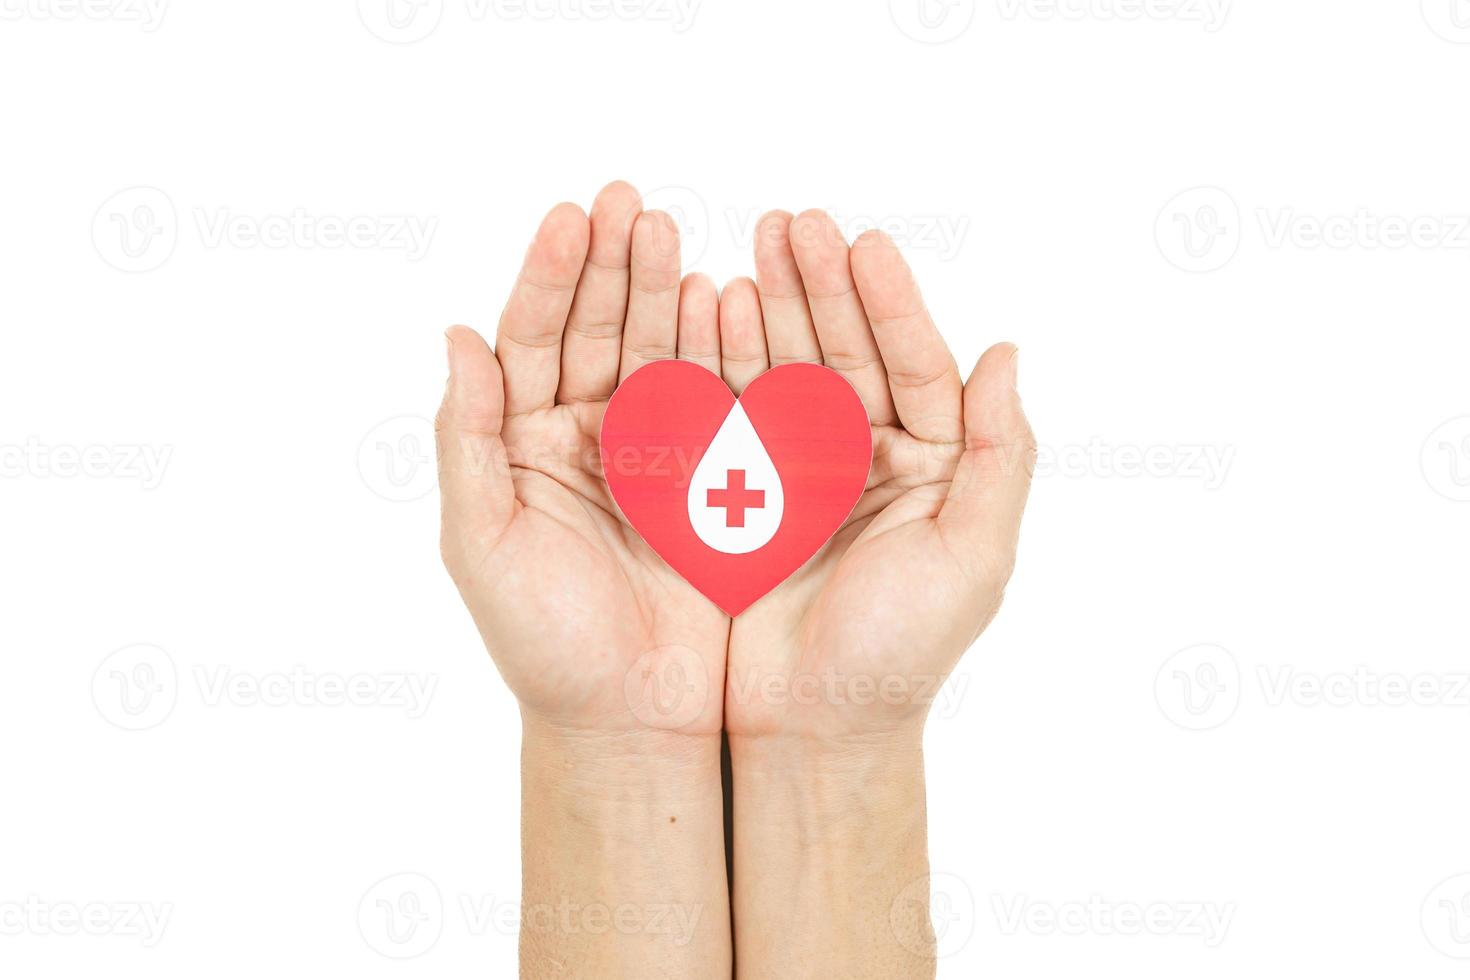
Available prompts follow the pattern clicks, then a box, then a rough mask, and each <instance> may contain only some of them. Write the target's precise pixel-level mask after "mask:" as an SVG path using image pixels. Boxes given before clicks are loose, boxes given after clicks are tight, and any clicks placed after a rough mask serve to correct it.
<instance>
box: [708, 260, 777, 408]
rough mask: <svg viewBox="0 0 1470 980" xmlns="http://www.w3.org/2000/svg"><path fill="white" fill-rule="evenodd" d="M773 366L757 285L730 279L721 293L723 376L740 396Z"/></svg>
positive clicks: (726, 382) (747, 280)
mask: <svg viewBox="0 0 1470 980" xmlns="http://www.w3.org/2000/svg"><path fill="white" fill-rule="evenodd" d="M770 366H771V364H770V361H769V360H768V359H767V356H766V335H765V327H764V325H763V324H762V323H761V299H760V294H759V293H758V292H757V290H756V285H755V283H754V282H752V281H750V280H749V279H734V280H731V282H730V284H729V285H727V286H726V287H725V291H724V292H723V293H721V294H720V376H721V377H723V378H724V379H725V384H727V385H729V386H730V390H731V391H733V392H735V394H737V395H738V394H740V393H741V392H742V391H744V390H745V386H746V385H748V384H750V383H751V382H752V381H754V380H755V379H756V378H758V377H760V375H761V374H763V373H764V372H765V371H766V369H767V368H769V367H770Z"/></svg>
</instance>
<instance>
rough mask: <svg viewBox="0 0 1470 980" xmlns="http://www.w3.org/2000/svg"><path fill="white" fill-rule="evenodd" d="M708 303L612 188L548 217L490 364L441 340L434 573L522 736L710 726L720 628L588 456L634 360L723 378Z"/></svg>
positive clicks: (465, 347) (462, 341) (724, 630)
mask: <svg viewBox="0 0 1470 980" xmlns="http://www.w3.org/2000/svg"><path fill="white" fill-rule="evenodd" d="M716 304H717V300H716V297H715V287H714V284H713V283H712V282H710V281H709V280H708V279H707V278H705V277H702V276H691V277H689V279H688V280H687V281H686V282H685V284H684V287H683V289H682V290H681V289H680V278H679V233H678V230H677V229H676V228H675V226H674V223H673V222H672V221H671V220H670V219H669V217H668V216H667V215H665V214H663V213H661V212H652V211H651V212H643V211H642V204H641V201H640V199H639V196H638V193H637V192H636V191H635V190H634V189H633V188H632V187H630V186H628V185H627V184H624V183H621V182H619V183H614V184H610V185H608V186H607V187H606V188H604V189H603V191H602V192H601V193H600V194H599V195H598V197H597V200H596V202H595V203H594V204H593V206H592V211H591V218H590V220H589V218H588V217H587V216H586V215H584V214H583V212H582V211H581V209H580V208H578V207H576V206H575V205H572V204H561V205H558V206H557V207H556V208H554V209H552V211H551V212H550V213H549V214H548V215H547V216H546V218H545V220H544V221H543V222H542V224H541V228H540V230H539V231H538V232H537V233H536V237H535V240H534V241H533V242H532V243H531V247H530V249H529V251H528V252H527V254H526V259H525V265H524V267H523V268H522V270H521V274H520V277H519V278H518V280H517V281H516V285H515V288H514V290H513V292H512V294H511V297H510V300H509V302H508V303H507V304H506V307H505V312H504V313H503V314H502V316H501V319H500V325H499V329H498V331H497V336H496V345H495V352H494V353H492V352H491V350H490V348H489V347H488V346H487V345H486V343H485V341H484V340H482V339H481V338H480V336H479V335H478V334H476V333H475V332H474V331H473V330H470V329H469V328H468V327H453V328H451V329H450V331H449V334H448V338H449V363H450V380H449V384H448V389H447V391H446V394H445V398H444V403H443V407H442V408H441V410H440V412H439V417H438V422H437V426H436V428H437V431H438V442H439V465H440V488H441V492H442V497H443V533H442V537H441V546H442V551H443V555H444V563H445V565H446V567H447V568H448V569H449V572H450V574H451V576H452V577H453V578H454V581H455V584H456V585H458V587H459V590H460V594H461V595H462V596H463V597H464V601H465V604H466V605H467V606H468V607H469V609H470V612H471V613H472V614H473V616H474V619H475V623H476V624H477V625H478V627H479V629H480V633H481V635H482V636H483V637H484V640H485V645H486V646H487V647H488V648H489V650H490V653H491V655H492V656H493V657H494V659H495V663H496V665H497V666H498V667H499V669H500V672H501V674H502V675H503V676H504V677H505V679H506V682H507V683H508V684H509V685H510V688H511V690H512V691H513V692H515V695H516V697H517V698H518V699H519V701H520V703H521V707H522V713H523V715H525V716H526V718H527V723H528V725H529V724H538V725H545V726H547V727H549V728H551V729H554V730H560V731H571V732H597V733H606V734H625V733H629V732H645V731H648V730H649V729H653V730H665V731H673V732H677V733H679V734H693V735H708V736H714V735H718V733H719V731H720V724H721V697H720V690H721V689H720V681H721V679H722V678H723V677H724V672H725V648H726V643H727V640H728V634H729V619H728V618H727V617H726V616H725V615H724V614H723V613H722V612H721V611H720V610H719V609H718V608H717V607H716V606H715V605H714V604H713V603H711V602H710V601H709V600H707V599H705V598H704V597H703V596H702V595H700V594H699V593H698V592H696V591H695V590H694V589H693V587H691V586H690V585H689V584H688V583H686V582H685V581H684V580H683V579H682V578H680V577H679V576H678V574H676V573H675V572H674V571H673V570H671V569H670V568H669V567H668V566H667V565H665V564H664V562H663V560H662V559H660V558H659V557H658V555H657V554H655V553H654V552H653V550H652V549H650V548H649V547H648V546H647V545H646V544H644V542H643V540H642V539H641V538H640V537H639V536H638V534H637V533H636V532H634V531H633V530H632V529H631V528H630V527H629V526H628V525H627V524H626V523H625V522H624V521H623V520H622V519H621V517H620V515H619V513H618V510H617V508H616V506H615V505H614V504H613V502H612V498H611V496H610V495H609V493H608V488H607V484H606V482H605V481H604V480H603V478H602V473H601V466H600V463H599V461H598V445H597V440H598V432H599V429H600V428H601V424H602V416H603V413H604V411H605V409H606V407H607V400H608V398H609V396H611V395H612V392H613V389H614V388H615V387H616V386H617V384H618V382H619V381H620V380H621V379H623V378H625V377H627V376H628V375H629V374H630V373H632V372H633V371H634V370H635V369H637V368H638V367H641V366H642V365H643V364H646V363H648V362H650V361H654V360H659V359H662V358H669V357H674V356H676V355H679V356H684V357H688V358H689V359H692V360H696V361H700V362H702V363H705V364H706V366H708V367H711V368H715V369H717V367H718V360H717V355H716V354H715V353H714V352H715V351H717V350H718V336H717V331H716V327H715V326H714V322H713V318H712V317H709V316H707V315H705V311H707V310H713V309H715V308H716ZM681 306H682V307H683V308H684V317H683V320H684V323H685V326H684V327H683V328H680V326H679V324H680V315H679V314H680V307H681ZM670 684H673V685H675V689H673V690H670V689H668V685H670ZM666 702H667V703H666Z"/></svg>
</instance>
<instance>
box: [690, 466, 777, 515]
mask: <svg viewBox="0 0 1470 980" xmlns="http://www.w3.org/2000/svg"><path fill="white" fill-rule="evenodd" d="M765 505H766V492H765V491H764V490H747V489H745V471H744V470H726V471H725V489H723V490H710V491H708V496H707V498H706V500H705V506H706V507H723V508H724V509H725V526H726V527H744V526H745V511H746V509H747V508H749V509H751V510H760V509H761V508H762V507H764V506H765Z"/></svg>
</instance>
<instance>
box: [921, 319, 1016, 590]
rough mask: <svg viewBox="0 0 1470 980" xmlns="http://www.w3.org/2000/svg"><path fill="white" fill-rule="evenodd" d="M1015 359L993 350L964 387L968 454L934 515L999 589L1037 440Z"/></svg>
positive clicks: (1007, 350) (1000, 347)
mask: <svg viewBox="0 0 1470 980" xmlns="http://www.w3.org/2000/svg"><path fill="white" fill-rule="evenodd" d="M1018 353H1019V352H1018V351H1017V350H1016V348H1015V346H1014V345H1012V344H996V345H995V346H994V347H992V348H990V349H989V350H988V351H986V352H985V354H984V356H982V357H981V358H980V363H978V364H976V365H975V370H974V372H973V373H972V374H971V375H970V380H969V381H968V382H966V383H965V394H964V415H965V453H964V455H963V456H961V457H960V462H959V466H958V468H957V469H956V470H955V476H954V482H953V483H952V484H951V485H950V489H949V497H948V498H947V499H946V500H945V503H944V507H943V508H942V509H941V510H940V512H939V524H940V530H941V531H942V532H943V533H944V534H945V535H946V537H949V538H950V539H951V540H953V541H955V542H956V543H957V544H958V545H959V546H960V547H961V548H963V549H964V553H965V554H967V555H969V556H971V557H972V558H973V560H974V563H975V565H976V567H977V568H979V569H980V570H983V571H984V572H986V573H988V574H990V575H993V576H997V577H998V578H999V581H1000V582H1001V583H1002V584H1004V583H1005V581H1006V580H1007V579H1009V578H1010V574H1011V568H1012V566H1013V565H1014V564H1015V560H1016V542H1017V539H1018V538H1019V536H1020V533H1021V513H1022V511H1024V510H1025V509H1026V497H1027V495H1028V494H1029V493H1030V490H1031V472H1032V470H1033V469H1034V468H1035V465H1036V437H1035V436H1034V435H1032V434H1031V426H1030V424H1029V423H1027V421H1026V415H1025V413H1024V412H1023V411H1022V410H1021V396H1020V394H1019V392H1018V391H1017V390H1016V358H1017V355H1018Z"/></svg>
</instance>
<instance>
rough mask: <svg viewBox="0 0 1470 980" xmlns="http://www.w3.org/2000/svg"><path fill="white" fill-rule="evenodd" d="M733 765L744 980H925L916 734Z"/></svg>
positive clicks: (794, 746) (751, 756)
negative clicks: (837, 979) (809, 979)
mask: <svg viewBox="0 0 1470 980" xmlns="http://www.w3.org/2000/svg"><path fill="white" fill-rule="evenodd" d="M730 753H731V761H732V766H733V770H734V786H735V826H734V843H735V892H734V921H735V947H736V962H737V964H738V968H739V975H740V977H741V978H743V980H801V978H805V977H812V978H818V977H820V978H826V977H843V978H845V980H863V978H875V980H877V978H881V980H904V978H920V977H932V976H933V975H934V957H933V953H932V946H931V943H932V938H931V935H930V930H929V926H928V916H929V905H928V888H927V885H926V884H925V883H924V879H925V876H926V875H927V874H928V870H929V859H928V853H927V833H926V826H925V807H924V763H923V745H922V733H921V732H920V731H914V732H912V733H909V734H905V735H902V736H891V735H888V736H883V737H877V738H848V739H843V740H840V741H826V742H821V743H815V742H814V741H813V740H812V739H810V738H801V737H795V736H731V739H730Z"/></svg>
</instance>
